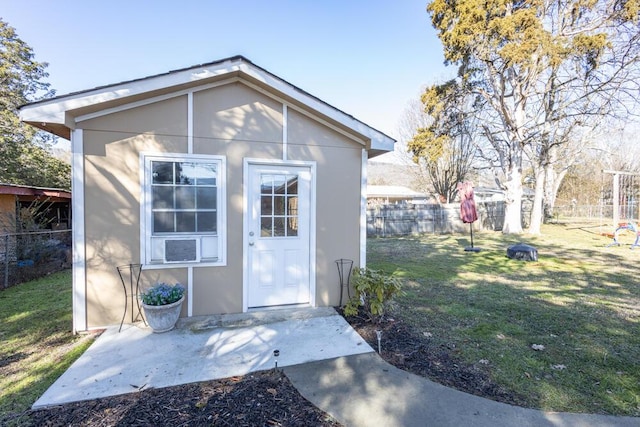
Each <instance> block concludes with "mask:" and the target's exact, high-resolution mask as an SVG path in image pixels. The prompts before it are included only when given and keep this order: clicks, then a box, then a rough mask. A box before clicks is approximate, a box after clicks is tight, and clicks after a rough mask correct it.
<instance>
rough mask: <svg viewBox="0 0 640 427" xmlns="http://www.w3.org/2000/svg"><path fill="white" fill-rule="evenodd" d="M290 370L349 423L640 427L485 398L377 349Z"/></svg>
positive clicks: (313, 398) (302, 387) (316, 400)
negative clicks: (405, 366) (406, 367)
mask: <svg viewBox="0 0 640 427" xmlns="http://www.w3.org/2000/svg"><path fill="white" fill-rule="evenodd" d="M284 372H285V374H286V375H287V377H288V378H289V379H290V380H291V382H292V383H293V385H294V386H295V387H296V388H297V389H298V391H299V392H300V393H301V394H302V395H303V396H304V397H305V398H306V399H307V400H309V401H310V402H312V403H313V404H314V405H316V406H317V407H318V408H320V409H322V410H323V411H325V412H327V413H329V414H330V415H332V416H333V417H334V418H335V419H336V420H338V421H339V422H341V423H342V424H344V425H345V426H349V427H361V426H362V427H369V426H385V427H395V426H398V427H400V426H412V427H413V426H438V427H449V426H451V427H460V426H473V427H502V426H505V427H506V426H517V427H544V426H553V427H569V426H571V427H614V426H615V427H632V426H633V427H638V426H640V418H632V417H611V416H602V415H586V414H568V413H553V412H543V411H536V410H533V409H524V408H519V407H516V406H511V405H507V404H504V403H498V402H494V401H492V400H488V399H483V398H480V397H477V396H473V395H470V394H467V393H463V392H460V391H457V390H453V389H450V388H447V387H444V386H441V385H439V384H436V383H434V382H432V381H429V380H427V379H425V378H423V377H419V376H417V375H413V374H410V373H408V372H405V371H402V370H400V369H397V368H396V367H394V366H392V365H389V364H388V363H386V362H385V361H384V360H382V358H380V357H379V356H378V355H377V353H366V354H360V355H352V356H346V357H339V358H336V359H332V360H323V361H318V362H313V363H306V364H303V365H297V366H290V367H287V368H285V369H284Z"/></svg>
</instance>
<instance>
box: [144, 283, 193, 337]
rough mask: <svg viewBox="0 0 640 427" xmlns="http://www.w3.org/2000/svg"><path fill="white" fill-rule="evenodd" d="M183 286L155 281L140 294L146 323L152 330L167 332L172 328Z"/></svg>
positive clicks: (178, 308)
mask: <svg viewBox="0 0 640 427" xmlns="http://www.w3.org/2000/svg"><path fill="white" fill-rule="evenodd" d="M184 293H185V288H184V286H182V285H181V284H180V283H176V284H174V285H171V284H168V283H163V282H161V283H156V284H155V285H153V286H152V287H150V288H149V289H147V290H146V291H144V292H143V293H142V294H140V300H141V301H142V308H143V309H144V316H145V318H146V320H147V323H148V324H149V326H150V327H151V329H153V332H157V333H160V332H167V331H170V330H171V329H173V328H174V327H175V325H176V322H177V321H178V318H179V317H180V311H181V310H182V302H183V301H184Z"/></svg>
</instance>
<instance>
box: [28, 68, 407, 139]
mask: <svg viewBox="0 0 640 427" xmlns="http://www.w3.org/2000/svg"><path fill="white" fill-rule="evenodd" d="M234 72H240V73H242V74H245V75H247V76H249V77H252V78H253V79H255V80H257V81H260V82H262V83H264V84H265V85H267V86H269V87H271V88H273V89H274V90H276V91H279V92H281V93H283V94H284V95H285V96H287V97H290V98H292V99H294V100H296V101H298V102H300V103H302V104H304V105H306V106H308V107H309V108H311V109H313V110H316V111H317V112H318V113H320V114H322V115H325V116H327V117H329V118H330V119H332V120H334V121H336V122H338V123H340V124H342V125H343V126H346V127H348V128H349V129H352V130H353V131H355V132H356V133H359V134H361V135H362V136H363V137H365V138H366V139H369V140H370V141H371V149H372V150H380V151H392V150H393V145H394V143H395V140H393V139H392V138H390V137H389V136H387V135H385V134H384V133H382V132H380V131H378V130H376V129H374V128H372V127H370V126H368V125H366V124H364V123H362V122H361V121H359V120H357V119H355V118H354V117H352V116H349V115H348V114H346V113H344V112H342V111H340V110H338V109H337V108H335V107H332V106H330V105H329V104H326V103H325V102H323V101H321V100H320V99H318V98H315V97H313V96H312V95H310V94H308V93H306V92H304V91H303V90H301V89H299V88H297V87H295V86H294V85H292V84H290V83H288V82H286V81H284V80H282V79H280V78H279V77H277V76H275V75H273V74H271V73H270V72H268V71H266V70H264V69H262V68H260V67H258V66H256V65H254V64H253V63H251V62H250V61H248V60H247V59H245V58H243V57H234V58H229V59H226V60H222V61H219V62H215V63H212V64H205V65H201V66H195V67H191V68H188V69H184V70H178V71H172V72H169V73H166V74H161V75H157V76H151V77H147V78H143V79H139V80H132V81H129V82H123V83H116V84H113V85H109V86H104V87H99V88H95V89H91V90H87V91H83V92H78V93H72V94H69V95H63V96H60V97H56V98H53V99H51V100H47V101H40V102H36V103H32V104H27V105H25V106H23V107H21V108H20V118H21V120H23V121H25V122H32V123H53V124H59V125H64V126H67V127H69V128H70V129H73V128H74V127H75V126H74V125H75V122H76V118H74V117H67V112H68V111H70V110H75V109H78V108H82V107H86V106H90V105H95V104H100V103H103V102H107V101H112V100H117V99H121V98H126V97H130V96H136V95H142V94H145V93H147V92H153V91H156V90H161V89H165V88H170V87H172V86H179V85H183V84H187V83H190V82H194V81H198V80H205V79H208V78H211V77H216V76H222V75H225V74H230V73H234ZM83 118H86V116H85V117H83Z"/></svg>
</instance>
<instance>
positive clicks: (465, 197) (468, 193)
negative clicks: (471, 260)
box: [458, 181, 480, 252]
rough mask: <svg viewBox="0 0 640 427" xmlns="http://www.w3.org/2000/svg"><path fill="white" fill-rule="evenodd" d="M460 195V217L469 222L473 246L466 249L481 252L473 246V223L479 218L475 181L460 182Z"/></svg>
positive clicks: (466, 222)
mask: <svg viewBox="0 0 640 427" xmlns="http://www.w3.org/2000/svg"><path fill="white" fill-rule="evenodd" d="M458 197H459V198H460V219H461V220H462V222H464V223H465V224H469V229H470V230H471V246H470V247H466V248H464V250H465V251H467V252H479V251H480V248H475V247H473V223H474V222H475V221H477V219H478V212H477V211H476V201H475V200H474V199H473V183H471V182H469V181H466V182H460V183H458Z"/></svg>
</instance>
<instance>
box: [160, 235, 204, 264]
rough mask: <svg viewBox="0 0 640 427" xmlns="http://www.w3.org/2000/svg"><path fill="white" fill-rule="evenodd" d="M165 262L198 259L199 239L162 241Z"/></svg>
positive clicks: (193, 260) (196, 260) (194, 260)
mask: <svg viewBox="0 0 640 427" xmlns="http://www.w3.org/2000/svg"><path fill="white" fill-rule="evenodd" d="M164 261H165V262H198V261H200V247H199V239H170V240H169V239H167V240H165V241H164Z"/></svg>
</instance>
